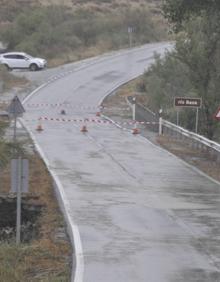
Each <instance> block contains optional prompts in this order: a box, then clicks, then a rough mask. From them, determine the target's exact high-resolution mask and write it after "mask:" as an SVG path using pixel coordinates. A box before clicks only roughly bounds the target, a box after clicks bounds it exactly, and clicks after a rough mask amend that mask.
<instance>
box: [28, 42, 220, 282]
mask: <svg viewBox="0 0 220 282" xmlns="http://www.w3.org/2000/svg"><path fill="white" fill-rule="evenodd" d="M166 47H168V48H169V47H170V45H169V44H167V43H162V44H149V45H146V46H143V47H141V48H136V49H134V50H126V51H121V52H118V53H114V54H110V55H106V56H101V57H98V58H95V59H90V60H87V61H84V62H82V63H78V64H76V65H73V68H72V69H69V70H68V72H66V73H65V74H61V75H59V76H57V77H56V78H54V79H50V80H49V81H47V83H45V84H44V86H43V87H41V88H40V89H39V90H38V91H36V92H35V93H34V95H31V96H30V97H29V98H28V99H27V100H25V108H26V113H25V115H24V122H25V125H26V126H27V128H28V129H29V131H30V133H31V134H32V137H33V138H34V140H35V142H36V144H37V146H38V148H39V150H40V151H41V153H42V155H43V156H44V158H45V160H46V162H47V165H48V167H49V169H50V171H51V173H52V174H53V176H54V177H55V179H56V181H57V186H58V189H60V194H61V198H62V200H63V201H64V205H65V211H66V216H67V217H68V219H69V221H70V223H71V228H72V230H73V233H74V236H75V238H74V239H75V244H76V246H75V247H76V263H77V267H76V273H75V277H74V279H73V281H75V282H82V281H83V282H103V281H105V282H142V281H143V282H146V281H147V282H176V281H180V282H183V281H184V282H185V281H187V282H191V281H192V282H193V281H199V282H205V281H206V282H207V281H209V282H212V281H220V271H219V263H220V252H219V230H220V224H219V222H220V217H219V211H220V206H219V200H220V187H219V184H218V183H216V182H214V181H212V180H211V179H209V178H207V177H206V176H205V175H203V174H201V173H199V172H198V171H197V170H195V169H194V168H192V167H190V166H188V165H186V164H185V163H183V162H182V161H181V160H179V159H178V158H176V157H175V156H173V155H172V154H170V153H168V152H166V151H164V150H162V149H160V148H159V147H156V146H155V145H153V144H152V143H150V142H148V141H147V140H146V139H144V138H142V137H141V136H133V135H132V134H131V133H130V132H128V131H125V130H121V129H119V128H118V127H115V126H114V125H112V124H110V123H101V122H97V121H96V122H88V121H87V122H86V121H85V122H86V126H87V128H88V132H87V133H85V134H84V133H82V132H80V129H81V127H82V122H80V120H84V119H88V120H89V119H90V120H91V119H93V118H94V116H95V113H96V112H97V108H96V107H97V105H98V104H99V103H100V101H101V99H103V97H104V96H105V95H107V94H108V93H110V92H111V91H112V90H113V89H115V88H116V87H117V86H119V85H121V84H123V83H124V82H126V81H128V80H130V79H132V78H134V77H136V76H138V75H140V74H142V73H143V71H144V70H145V69H146V68H147V67H149V65H150V64H151V63H152V61H153V53H154V52H155V51H157V52H159V53H163V52H164V50H165V48H166ZM64 109H65V112H66V115H61V110H64ZM39 117H42V121H41V123H42V124H41V126H42V127H43V131H42V132H37V131H36V127H37V125H38V121H37V120H38V118H39Z"/></svg>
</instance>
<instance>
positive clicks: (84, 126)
mask: <svg viewBox="0 0 220 282" xmlns="http://www.w3.org/2000/svg"><path fill="white" fill-rule="evenodd" d="M80 131H81V132H84V133H85V132H88V129H87V127H86V125H83V126H82V128H81V130H80Z"/></svg>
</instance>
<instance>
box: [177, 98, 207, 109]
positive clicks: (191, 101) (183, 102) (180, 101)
mask: <svg viewBox="0 0 220 282" xmlns="http://www.w3.org/2000/svg"><path fill="white" fill-rule="evenodd" d="M174 105H175V107H189V108H201V106H202V99H201V98H186V97H175V98H174Z"/></svg>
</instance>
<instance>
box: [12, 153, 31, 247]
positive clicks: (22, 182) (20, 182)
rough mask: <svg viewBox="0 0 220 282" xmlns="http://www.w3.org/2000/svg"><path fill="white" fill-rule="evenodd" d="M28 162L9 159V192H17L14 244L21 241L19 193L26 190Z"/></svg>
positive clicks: (19, 159) (20, 159)
mask: <svg viewBox="0 0 220 282" xmlns="http://www.w3.org/2000/svg"><path fill="white" fill-rule="evenodd" d="M28 176H29V163H28V160H26V159H22V158H21V157H19V158H18V159H13V160H11V192H12V193H17V213H16V244H17V245H18V244H20V242H21V195H22V193H27V192H28V178H29V177H28Z"/></svg>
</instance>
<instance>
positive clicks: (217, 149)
mask: <svg viewBox="0 0 220 282" xmlns="http://www.w3.org/2000/svg"><path fill="white" fill-rule="evenodd" d="M160 127H161V133H162V134H164V135H172V137H174V136H175V137H176V138H179V139H181V138H187V139H188V140H189V141H190V143H191V145H193V146H195V147H197V148H200V149H206V150H207V151H208V152H209V153H211V152H213V153H214V154H215V155H212V157H215V158H216V160H218V161H220V144H219V143H217V142H215V141H212V140H210V139H208V138H206V137H204V136H202V135H199V134H196V133H194V132H191V131H188V130H186V129H184V128H182V127H180V126H177V125H175V124H173V123H171V122H169V121H166V120H164V119H162V118H160Z"/></svg>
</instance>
